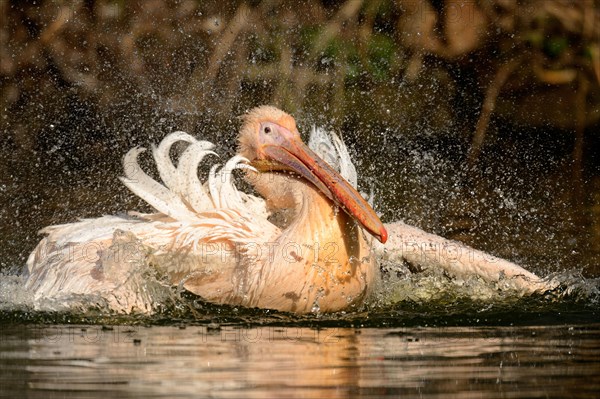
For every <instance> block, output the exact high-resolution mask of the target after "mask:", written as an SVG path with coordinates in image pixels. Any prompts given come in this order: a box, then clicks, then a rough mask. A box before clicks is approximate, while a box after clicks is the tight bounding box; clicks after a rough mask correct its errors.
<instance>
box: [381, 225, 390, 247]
mask: <svg viewBox="0 0 600 399" xmlns="http://www.w3.org/2000/svg"><path fill="white" fill-rule="evenodd" d="M387 239H388V233H387V230H386V229H385V227H383V226H381V230H379V241H381V243H382V244H385V242H386V241H387Z"/></svg>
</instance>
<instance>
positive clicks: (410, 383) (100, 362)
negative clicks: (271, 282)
mask: <svg viewBox="0 0 600 399" xmlns="http://www.w3.org/2000/svg"><path fill="white" fill-rule="evenodd" d="M599 333H600V324H588V325H586V326H551V327H548V326H546V327H466V328H465V327H449V328H439V327H437V328H419V327H415V328H402V329H398V328H395V329H354V328H325V329H320V330H317V329H312V328H304V327H272V326H269V327H258V328H256V327H252V328H244V327H237V326H228V327H223V328H220V327H216V328H211V326H194V327H186V328H179V327H176V326H175V327H173V326H169V327H151V328H147V327H130V326H122V325H121V326H114V327H101V326H60V325H57V326H43V327H34V326H27V327H25V328H24V327H22V326H8V327H4V328H3V329H1V330H0V334H1V335H0V338H1V339H0V372H1V375H2V380H3V383H2V384H1V385H0V394H2V395H0V396H4V395H6V396H7V397H23V396H26V395H27V396H28V397H37V396H43V397H45V398H48V397H95V396H98V395H99V394H103V395H111V396H114V397H128V396H135V395H143V396H144V397H197V396H203V397H219V398H221V397H222V398H227V397H251V398H254V397H256V398H264V397H278V398H286V397H287V398H292V397H302V398H320V397H329V398H342V397H356V396H393V397H396V396H397V395H398V394H403V395H409V396H420V397H438V396H441V395H447V394H451V393H455V394H461V395H462V396H476V397H498V396H502V397H504V396H514V395H517V394H518V396H545V397H557V396H558V397H560V396H565V395H572V394H573V393H575V392H576V393H577V396H579V397H594V395H595V393H597V392H598V390H599V389H600V382H598V380H597V376H598V375H600V360H599V359H600V338H598V337H599Z"/></svg>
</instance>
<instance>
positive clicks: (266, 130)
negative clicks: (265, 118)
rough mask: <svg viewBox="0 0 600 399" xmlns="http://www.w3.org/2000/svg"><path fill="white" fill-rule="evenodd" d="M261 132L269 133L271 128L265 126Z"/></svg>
mask: <svg viewBox="0 0 600 399" xmlns="http://www.w3.org/2000/svg"><path fill="white" fill-rule="evenodd" d="M263 132H265V134H269V133H271V128H270V127H269V126H265V128H264V129H263Z"/></svg>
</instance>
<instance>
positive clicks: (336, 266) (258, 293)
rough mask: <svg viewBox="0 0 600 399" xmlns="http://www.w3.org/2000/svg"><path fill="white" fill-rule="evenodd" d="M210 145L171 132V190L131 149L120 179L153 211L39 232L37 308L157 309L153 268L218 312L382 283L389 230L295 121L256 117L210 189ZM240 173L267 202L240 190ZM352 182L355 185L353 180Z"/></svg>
mask: <svg viewBox="0 0 600 399" xmlns="http://www.w3.org/2000/svg"><path fill="white" fill-rule="evenodd" d="M321 136H322V137H325V138H324V139H323V140H322V141H321V142H320V143H317V144H316V146H319V144H325V146H326V147H327V149H328V151H325V152H323V153H324V155H325V156H330V157H332V158H333V159H334V161H336V160H338V161H339V162H338V163H340V164H342V165H346V167H345V168H346V170H348V167H347V165H348V164H350V165H352V164H351V162H350V160H349V157H348V155H347V152H346V150H345V147H344V146H343V144H341V140H339V139H338V138H337V137H332V138H327V137H326V136H323V134H322V133H321ZM331 139H333V140H334V142H333V143H332V141H331ZM178 141H184V142H187V143H189V144H188V147H187V148H186V149H185V151H184V152H183V153H182V154H181V156H180V157H179V161H178V163H177V166H175V165H174V164H173V162H172V161H171V158H170V156H169V151H170V148H171V146H172V145H173V144H174V143H175V142H178ZM213 147H214V146H213V145H212V144H211V143H209V142H206V141H198V140H196V139H195V138H193V137H191V136H189V135H187V134H185V133H183V132H175V133H173V134H171V135H170V136H167V137H166V138H165V139H164V140H163V142H161V144H160V145H159V146H158V147H155V148H153V155H154V159H155V161H156V164H157V168H158V171H159V174H160V177H161V180H162V181H163V184H161V183H159V182H157V181H155V180H153V179H152V178H150V177H149V176H148V175H147V174H146V173H144V172H143V171H142V170H141V168H140V167H139V164H138V162H137V157H138V155H139V154H140V153H141V152H142V151H143V149H140V148H135V149H133V150H131V151H130V152H129V153H128V154H127V155H126V156H125V158H124V168H125V177H124V178H121V180H122V181H123V183H124V184H125V185H126V186H127V187H128V188H129V189H131V191H133V193H135V194H137V195H138V196H140V197H141V198H142V199H144V200H145V201H146V202H148V203H149V204H150V205H152V206H153V207H154V208H155V209H156V212H155V213H152V214H140V213H131V214H129V215H124V216H104V217H101V218H97V219H87V220H82V221H79V222H77V223H71V224H66V225H59V226H51V227H48V228H46V229H44V230H42V232H43V233H46V234H47V236H46V237H45V238H44V239H42V241H41V242H40V243H39V244H38V246H37V247H36V249H35V250H34V251H33V253H32V254H31V255H30V257H29V259H28V261H27V272H28V277H27V281H26V288H27V289H28V290H29V291H31V292H32V293H33V295H34V300H35V301H36V303H41V302H42V301H44V300H46V301H47V300H48V299H53V300H55V301H57V302H58V303H60V302H61V301H63V302H65V301H67V300H69V298H72V297H73V296H87V297H90V296H91V297H96V298H98V300H99V301H102V302H104V303H105V304H107V305H108V306H109V307H110V308H111V309H112V310H115V311H118V312H148V311H151V310H152V308H153V303H152V299H151V295H150V294H149V293H147V292H145V289H143V288H144V273H148V272H155V273H156V274H158V275H159V276H162V279H163V281H165V282H166V284H173V285H180V286H182V287H183V288H185V289H186V290H189V291H190V292H193V293H195V294H197V295H199V296H201V297H202V298H203V299H204V300H206V301H209V302H213V303H218V304H229V305H241V306H246V307H259V308H268V309H276V310H281V311H289V312H296V313H306V312H311V311H312V312H314V311H321V312H335V311H340V310H344V309H347V308H351V307H354V306H357V305H360V304H361V303H362V302H363V301H364V299H365V298H366V297H367V296H368V295H369V294H370V292H371V291H372V289H373V286H374V284H375V283H376V281H377V279H378V269H377V266H376V262H375V258H374V256H373V253H372V245H373V237H375V238H377V239H378V240H379V241H381V242H385V240H386V239H387V231H386V229H385V227H384V226H383V224H382V223H381V221H380V220H379V218H378V217H377V215H376V214H375V212H374V211H373V209H372V208H371V206H370V205H369V204H368V203H367V202H366V201H365V200H364V199H363V197H362V196H361V195H360V194H359V193H358V192H357V191H356V189H355V188H354V187H353V185H352V184H350V183H349V182H348V181H347V180H346V179H345V178H344V177H342V175H340V173H338V171H336V170H335V169H334V168H333V167H332V166H330V165H329V164H328V163H326V162H325V161H323V159H322V158H321V157H319V156H318V155H317V154H316V153H315V152H313V151H312V150H311V149H310V148H308V147H307V146H306V145H305V144H304V143H303V142H302V141H301V139H300V135H299V133H298V130H297V128H296V124H295V121H294V119H293V118H292V117H291V116H290V115H288V114H286V113H285V112H283V111H281V110H279V109H277V108H274V107H270V106H262V107H258V108H255V109H253V110H251V111H250V112H248V113H247V114H246V115H245V116H244V118H243V124H242V127H241V130H240V134H239V149H238V154H237V155H236V156H234V157H233V158H232V159H231V160H229V161H228V162H227V163H226V165H225V166H224V167H222V168H221V169H218V167H217V166H214V167H213V168H212V169H211V172H210V174H209V177H208V181H207V182H205V183H202V182H201V181H200V180H199V178H198V173H197V169H198V165H199V163H200V162H202V160H203V159H204V158H205V157H206V156H208V155H211V154H214V152H212V149H213ZM341 158H344V159H341ZM346 158H347V159H346ZM340 159H341V161H340ZM236 169H242V170H243V173H245V177H246V179H247V180H248V182H249V183H250V184H251V185H253V186H254V188H255V189H256V191H257V192H258V193H259V194H260V195H261V196H262V197H263V198H264V200H263V199H261V198H258V197H256V196H254V195H252V194H246V193H244V192H241V191H239V190H237V189H236V187H235V185H234V184H233V180H232V173H233V171H234V170H236ZM342 169H343V168H342ZM346 174H347V173H346ZM350 178H351V179H353V180H354V185H355V184H356V182H355V180H356V175H355V172H354V175H353V176H350ZM140 270H141V271H143V272H140Z"/></svg>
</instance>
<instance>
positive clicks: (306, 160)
mask: <svg viewBox="0 0 600 399" xmlns="http://www.w3.org/2000/svg"><path fill="white" fill-rule="evenodd" d="M238 153H239V154H240V155H242V156H244V157H245V158H247V159H248V160H249V161H250V163H251V165H252V166H254V167H255V168H256V170H258V171H259V172H262V173H285V172H287V173H290V172H292V173H294V174H297V175H299V176H300V177H302V178H303V179H305V180H307V181H309V182H310V183H312V185H314V187H316V188H317V190H318V191H320V192H321V193H322V194H323V195H324V196H326V197H327V198H329V199H330V200H331V201H333V202H334V203H335V204H337V205H339V206H341V207H342V208H343V209H344V211H345V212H346V213H347V214H348V215H349V216H351V217H352V218H354V219H355V220H356V221H358V223H360V225H361V226H362V227H363V228H364V229H365V230H367V231H368V232H369V233H370V234H372V235H373V236H374V237H376V238H377V239H378V240H379V241H381V242H382V243H385V241H386V240H387V231H386V229H385V227H384V226H383V223H382V222H381V221H380V220H379V217H378V216H377V214H376V213H375V211H374V210H373V209H372V208H371V206H369V204H368V203H367V202H366V201H365V200H364V198H363V197H362V196H361V195H360V194H359V193H358V192H357V191H356V190H355V189H354V188H353V187H352V186H351V185H350V184H349V183H348V182H347V181H346V180H345V179H344V178H343V177H342V176H340V174H339V173H338V172H336V171H335V170H334V169H333V168H332V167H331V166H329V164H327V163H326V162H325V161H323V160H322V159H321V158H320V157H319V156H318V155H317V154H315V153H314V152H313V151H312V150H311V149H309V148H308V147H307V146H306V145H305V144H304V143H303V142H302V139H301V138H300V134H299V133H298V129H297V128H296V122H295V120H294V118H293V117H292V116H290V115H289V114H287V113H285V112H283V111H281V110H280V109H277V108H275V107H272V106H261V107H257V108H254V109H252V110H251V111H250V112H248V113H247V114H246V115H245V116H244V123H243V126H242V129H241V131H240V136H239V151H238ZM254 185H255V187H256V189H257V190H258V191H259V192H260V193H261V194H263V195H264V196H265V197H267V199H268V200H269V198H268V197H278V198H280V199H285V198H286V195H285V193H281V192H279V193H278V195H276V196H273V195H269V194H273V192H274V191H277V190H278V188H277V187H274V186H273V184H268V183H267V182H265V180H264V179H263V180H262V183H261V181H260V179H256V181H255V184H254Z"/></svg>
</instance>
